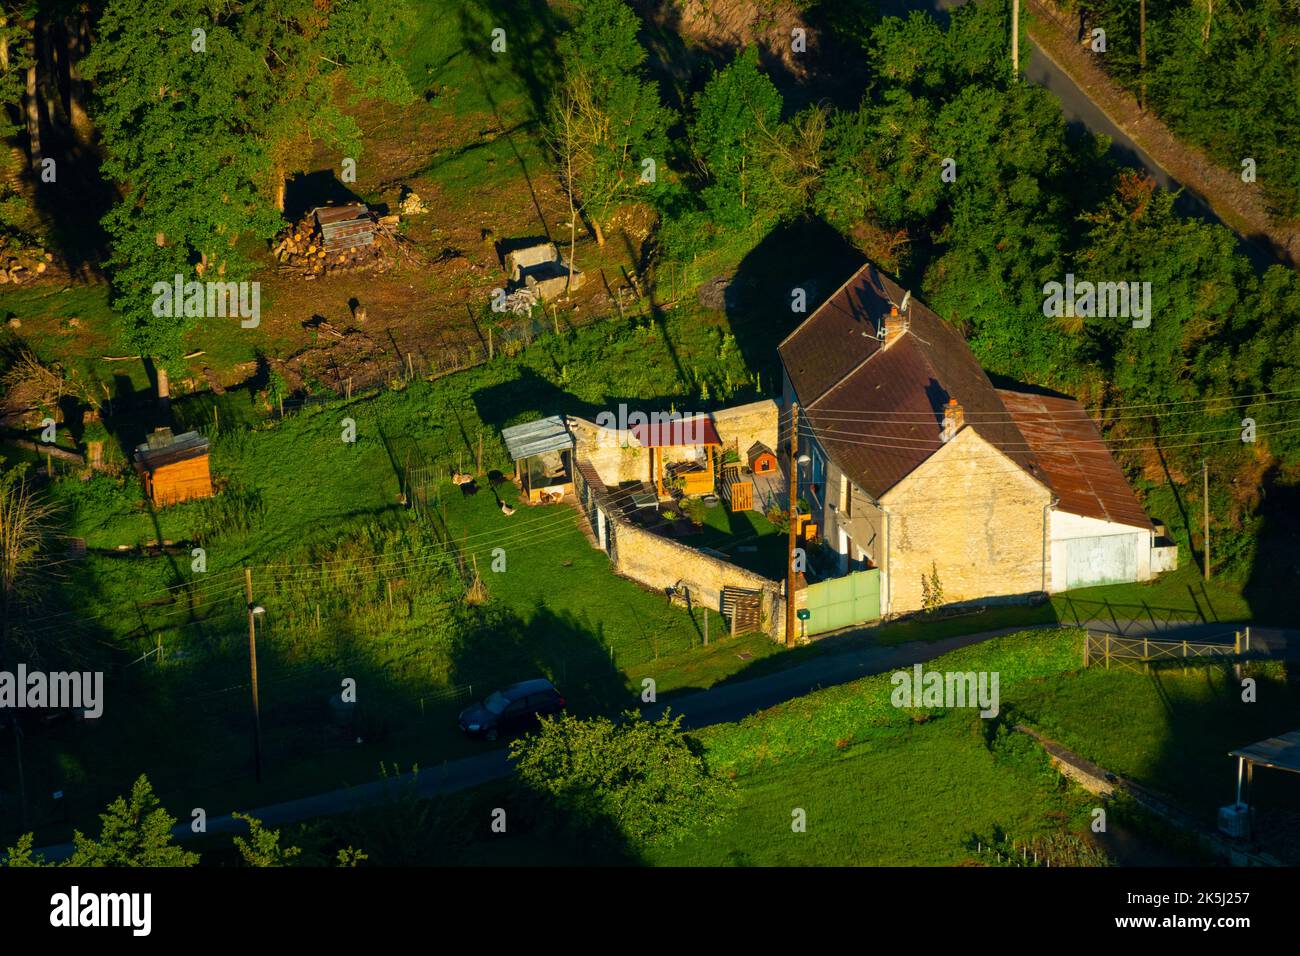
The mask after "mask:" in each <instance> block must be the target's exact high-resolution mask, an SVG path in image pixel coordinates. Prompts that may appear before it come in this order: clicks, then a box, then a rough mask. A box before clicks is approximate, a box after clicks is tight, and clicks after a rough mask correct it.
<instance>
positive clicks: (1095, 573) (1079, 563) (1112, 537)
mask: <svg viewBox="0 0 1300 956" xmlns="http://www.w3.org/2000/svg"><path fill="white" fill-rule="evenodd" d="M1141 537H1142V535H1140V534H1109V535H1104V536H1102V537H1098V538H1074V539H1073V540H1070V541H1067V542H1066V543H1065V586H1066V587H1067V588H1087V587H1092V586H1093V585H1097V584H1122V583H1125V582H1128V581H1136V580H1137V576H1138V541H1139V539H1140V538H1141Z"/></svg>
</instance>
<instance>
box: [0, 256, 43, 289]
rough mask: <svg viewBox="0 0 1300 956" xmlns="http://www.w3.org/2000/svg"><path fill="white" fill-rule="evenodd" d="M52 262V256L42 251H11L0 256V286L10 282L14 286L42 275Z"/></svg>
mask: <svg viewBox="0 0 1300 956" xmlns="http://www.w3.org/2000/svg"><path fill="white" fill-rule="evenodd" d="M53 261H54V254H53V253H50V252H46V251H45V250H44V249H28V250H20V251H16V252H15V251H11V252H8V253H5V254H4V255H3V256H0V285H4V284H5V283H9V282H12V283H13V284H14V285H21V284H22V283H24V282H26V281H28V280H30V279H34V278H35V277H36V276H38V275H43V274H44V272H45V270H46V269H48V268H49V264H50V263H51V262H53Z"/></svg>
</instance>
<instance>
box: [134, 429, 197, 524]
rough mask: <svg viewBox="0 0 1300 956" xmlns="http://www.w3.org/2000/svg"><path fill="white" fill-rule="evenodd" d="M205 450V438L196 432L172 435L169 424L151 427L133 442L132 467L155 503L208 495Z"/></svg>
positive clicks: (161, 505)
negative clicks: (146, 434)
mask: <svg viewBox="0 0 1300 956" xmlns="http://www.w3.org/2000/svg"><path fill="white" fill-rule="evenodd" d="M208 452H209V446H208V440H207V439H206V438H204V437H203V436H202V435H200V434H199V433H198V432H185V433H183V434H181V435H173V434H172V430H171V429H170V428H158V429H155V430H154V432H153V434H151V435H150V436H149V440H148V441H146V442H145V443H144V444H143V445H137V446H136V449H135V470H136V472H137V473H138V474H139V475H140V480H141V481H143V482H144V490H145V494H147V495H148V496H149V500H150V501H151V502H153V504H154V505H155V507H159V508H162V507H165V506H166V505H173V504H177V503H179V502H182V501H190V500H192V499H194V498H209V497H211V496H212V494H213V490H212V475H211V473H210V471H209V468H208Z"/></svg>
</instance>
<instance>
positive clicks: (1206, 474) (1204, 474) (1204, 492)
mask: <svg viewBox="0 0 1300 956" xmlns="http://www.w3.org/2000/svg"><path fill="white" fill-rule="evenodd" d="M1201 498H1202V499H1203V503H1204V509H1205V515H1204V519H1203V521H1202V527H1203V528H1204V529H1205V580H1207V581H1208V580H1210V463H1209V462H1208V461H1206V460H1205V459H1204V458H1202V459H1201Z"/></svg>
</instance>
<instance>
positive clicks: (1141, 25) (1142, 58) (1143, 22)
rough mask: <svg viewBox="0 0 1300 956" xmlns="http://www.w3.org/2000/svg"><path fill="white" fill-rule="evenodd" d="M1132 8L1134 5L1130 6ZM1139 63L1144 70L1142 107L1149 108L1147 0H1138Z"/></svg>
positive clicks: (1142, 70)
mask: <svg viewBox="0 0 1300 956" xmlns="http://www.w3.org/2000/svg"><path fill="white" fill-rule="evenodd" d="M1129 9H1130V10H1132V9H1133V8H1132V7H1129ZM1138 65H1139V66H1140V67H1141V72H1142V104H1141V105H1142V109H1143V110H1145V109H1146V108H1147V0H1138Z"/></svg>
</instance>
